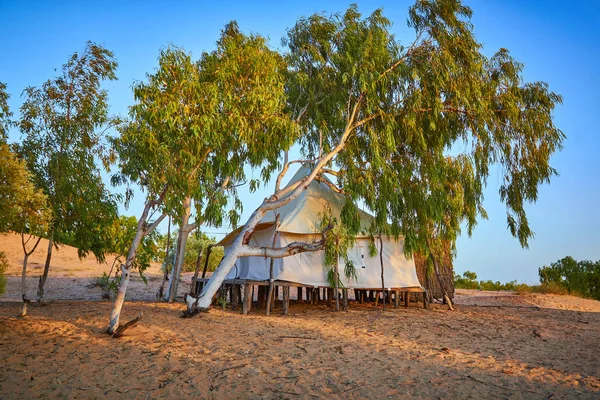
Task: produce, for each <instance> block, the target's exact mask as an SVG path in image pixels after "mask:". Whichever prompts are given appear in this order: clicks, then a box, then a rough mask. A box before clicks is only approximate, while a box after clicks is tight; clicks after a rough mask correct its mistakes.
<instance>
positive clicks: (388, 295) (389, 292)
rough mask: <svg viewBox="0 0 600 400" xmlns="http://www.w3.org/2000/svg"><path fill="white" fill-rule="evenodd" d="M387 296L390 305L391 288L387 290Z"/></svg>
mask: <svg viewBox="0 0 600 400" xmlns="http://www.w3.org/2000/svg"><path fill="white" fill-rule="evenodd" d="M387 297H388V304H389V305H390V306H391V305H392V291H391V290H388V291H387Z"/></svg>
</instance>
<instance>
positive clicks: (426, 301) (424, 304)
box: [423, 291, 429, 309]
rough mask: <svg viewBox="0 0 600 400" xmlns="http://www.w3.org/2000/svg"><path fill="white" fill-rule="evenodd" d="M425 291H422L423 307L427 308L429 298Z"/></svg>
mask: <svg viewBox="0 0 600 400" xmlns="http://www.w3.org/2000/svg"><path fill="white" fill-rule="evenodd" d="M427 297H428V296H427V291H425V292H423V308H425V309H428V308H429V304H428V303H429V301H428V300H429V299H428V298H427Z"/></svg>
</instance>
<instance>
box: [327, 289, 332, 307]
mask: <svg viewBox="0 0 600 400" xmlns="http://www.w3.org/2000/svg"><path fill="white" fill-rule="evenodd" d="M332 297H333V289H331V288H327V307H331V298H332Z"/></svg>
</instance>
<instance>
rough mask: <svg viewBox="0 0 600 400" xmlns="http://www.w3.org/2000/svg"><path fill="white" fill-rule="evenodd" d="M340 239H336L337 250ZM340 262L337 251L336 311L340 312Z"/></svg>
mask: <svg viewBox="0 0 600 400" xmlns="http://www.w3.org/2000/svg"><path fill="white" fill-rule="evenodd" d="M339 245H340V243H339V239H338V238H336V239H335V247H336V249H338V248H339ZM339 260H340V255H339V253H338V251H337V250H336V251H335V274H334V275H335V285H334V290H335V311H340V296H339V292H338V291H339V282H340V269H339V264H340V262H339Z"/></svg>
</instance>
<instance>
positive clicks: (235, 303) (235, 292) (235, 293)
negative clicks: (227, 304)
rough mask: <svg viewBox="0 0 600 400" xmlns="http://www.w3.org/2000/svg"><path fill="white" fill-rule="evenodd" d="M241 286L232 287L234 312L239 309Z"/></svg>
mask: <svg viewBox="0 0 600 400" xmlns="http://www.w3.org/2000/svg"><path fill="white" fill-rule="evenodd" d="M239 286H240V285H231V308H233V309H234V310H237V309H238V305H239V298H238V290H239Z"/></svg>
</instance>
